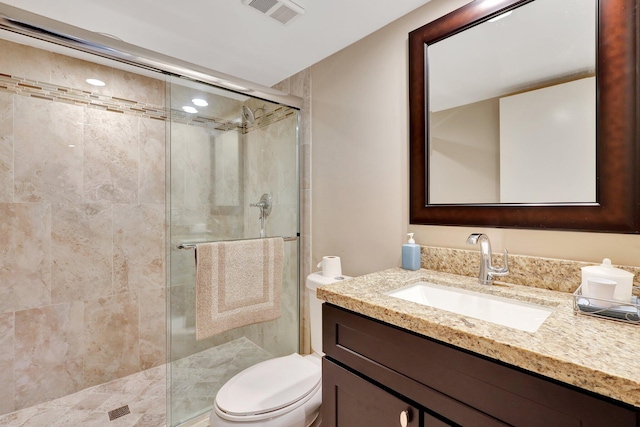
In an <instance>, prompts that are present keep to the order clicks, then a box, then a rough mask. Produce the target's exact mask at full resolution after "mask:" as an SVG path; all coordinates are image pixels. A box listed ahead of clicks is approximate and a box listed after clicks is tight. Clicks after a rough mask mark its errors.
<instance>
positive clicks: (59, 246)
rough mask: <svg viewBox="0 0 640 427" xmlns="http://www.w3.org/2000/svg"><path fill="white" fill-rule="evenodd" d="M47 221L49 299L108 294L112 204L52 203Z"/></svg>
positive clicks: (110, 284) (111, 290)
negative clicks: (50, 214) (49, 220)
mask: <svg viewBox="0 0 640 427" xmlns="http://www.w3.org/2000/svg"><path fill="white" fill-rule="evenodd" d="M51 222H52V224H51V258H52V266H51V298H52V301H53V303H54V304H55V303H60V302H68V301H84V300H85V299H90V298H97V297H100V296H105V295H110V294H112V293H113V284H112V278H111V271H112V259H113V256H112V252H113V251H112V247H113V239H112V237H111V235H112V230H113V209H112V206H111V205H101V204H73V205H71V204H54V205H53V207H52V220H51Z"/></svg>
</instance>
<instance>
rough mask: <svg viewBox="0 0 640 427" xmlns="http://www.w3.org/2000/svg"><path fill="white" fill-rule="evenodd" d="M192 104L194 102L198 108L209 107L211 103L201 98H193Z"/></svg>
mask: <svg viewBox="0 0 640 427" xmlns="http://www.w3.org/2000/svg"><path fill="white" fill-rule="evenodd" d="M191 102H193V103H194V104H195V105H197V106H198V107H206V106H207V105H209V103H208V102H207V101H205V100H204V99H200V98H193V99H192V100H191Z"/></svg>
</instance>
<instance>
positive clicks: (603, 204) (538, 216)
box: [409, 0, 640, 233]
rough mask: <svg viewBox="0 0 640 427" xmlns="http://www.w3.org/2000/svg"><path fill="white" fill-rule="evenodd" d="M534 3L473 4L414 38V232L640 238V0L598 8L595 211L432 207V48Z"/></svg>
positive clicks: (590, 207)
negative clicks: (446, 229) (440, 228)
mask: <svg viewBox="0 0 640 427" xmlns="http://www.w3.org/2000/svg"><path fill="white" fill-rule="evenodd" d="M530 1H534V0H501V1H498V2H496V1H495V0H476V1H474V2H471V3H469V4H468V5H466V6H463V7H462V8H460V9H457V10H455V11H453V12H451V13H449V14H448V15H445V16H443V17H441V18H439V19H437V20H435V21H433V22H431V23H429V24H426V25H424V26H423V27H420V28H418V29H416V30H414V31H412V32H411V33H409V109H410V113H409V121H410V125H409V134H410V141H409V155H410V159H409V168H410V170H409V172H410V189H409V198H410V202H409V203H410V207H409V221H410V223H411V224H430V225H458V226H481V227H502V228H535V229H554V230H575V231H578V230H581V231H598V232H613V233H638V232H639V231H640V221H639V220H638V214H639V212H640V209H639V201H640V197H639V191H640V185H639V183H638V179H639V177H640V171H639V169H640V158H639V152H640V150H638V148H637V142H638V138H637V137H638V123H639V117H638V112H639V111H640V108H638V103H639V102H640V100H639V99H638V95H639V93H638V90H637V86H636V85H637V82H638V78H637V73H638V70H637V69H636V65H637V60H638V45H639V35H638V22H637V20H638V16H637V14H638V13H639V9H638V6H639V4H638V3H639V2H640V0H598V2H597V3H598V13H597V16H598V28H597V34H598V37H597V64H596V82H597V83H596V96H597V100H596V105H597V107H596V109H597V118H596V135H597V139H596V141H597V143H596V159H597V160H596V177H597V185H596V200H597V202H596V203H583V204H575V203H574V204H566V205H559V204H548V205H545V204H524V203H523V204H508V205H499V204H473V205H440V204H438V205H429V204H428V203H427V202H428V200H429V199H428V194H427V192H428V188H429V176H428V173H427V168H426V165H427V162H428V160H429V159H428V143H429V140H428V137H427V129H428V125H429V117H428V110H427V106H426V100H428V99H429V98H428V95H427V94H428V84H427V83H428V75H427V72H428V67H427V64H428V57H427V47H428V46H429V45H430V44H433V43H436V42H438V41H440V40H442V39H444V38H447V37H449V36H452V35H454V34H456V33H459V32H461V31H464V30H466V29H468V28H470V27H473V26H474V25H477V24H479V23H481V22H484V21H486V20H488V19H490V18H492V17H495V16H497V15H500V14H502V13H504V12H506V11H507V10H510V9H514V8H516V7H519V6H522V5H524V4H526V3H529V2H530Z"/></svg>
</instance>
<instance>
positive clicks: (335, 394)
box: [322, 359, 447, 427]
mask: <svg viewBox="0 0 640 427" xmlns="http://www.w3.org/2000/svg"><path fill="white" fill-rule="evenodd" d="M403 413H404V415H403ZM401 417H405V418H406V424H402V422H401ZM403 425H405V426H406V427H422V426H421V423H420V411H419V410H418V409H417V408H415V407H414V406H411V405H410V404H408V403H407V402H405V401H403V400H402V399H399V398H397V397H396V396H394V395H392V394H390V393H387V392H386V391H385V390H383V389H381V388H379V387H377V386H375V385H374V384H372V383H370V382H368V381H366V380H364V379H362V378H360V377H359V376H357V375H355V374H353V373H351V372H350V371H348V370H346V369H344V368H342V367H340V366H338V365H336V364H334V363H332V362H330V361H328V360H326V359H324V360H323V361H322V426H323V427H402V426H403ZM431 425H433V426H438V424H431ZM440 425H441V426H442V425H444V426H446V425H447V424H440Z"/></svg>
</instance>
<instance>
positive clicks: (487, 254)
mask: <svg viewBox="0 0 640 427" xmlns="http://www.w3.org/2000/svg"><path fill="white" fill-rule="evenodd" d="M478 242H480V272H479V274H478V282H479V283H480V284H481V285H490V284H492V283H493V278H494V277H496V276H506V275H507V274H509V260H508V258H507V256H508V255H509V252H508V251H507V250H506V249H505V250H504V266H503V267H502V268H496V267H494V266H492V265H491V242H490V241H489V236H487V235H486V234H482V233H473V234H471V235H470V236H469V237H468V238H467V243H468V244H469V245H475V244H476V243H478Z"/></svg>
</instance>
